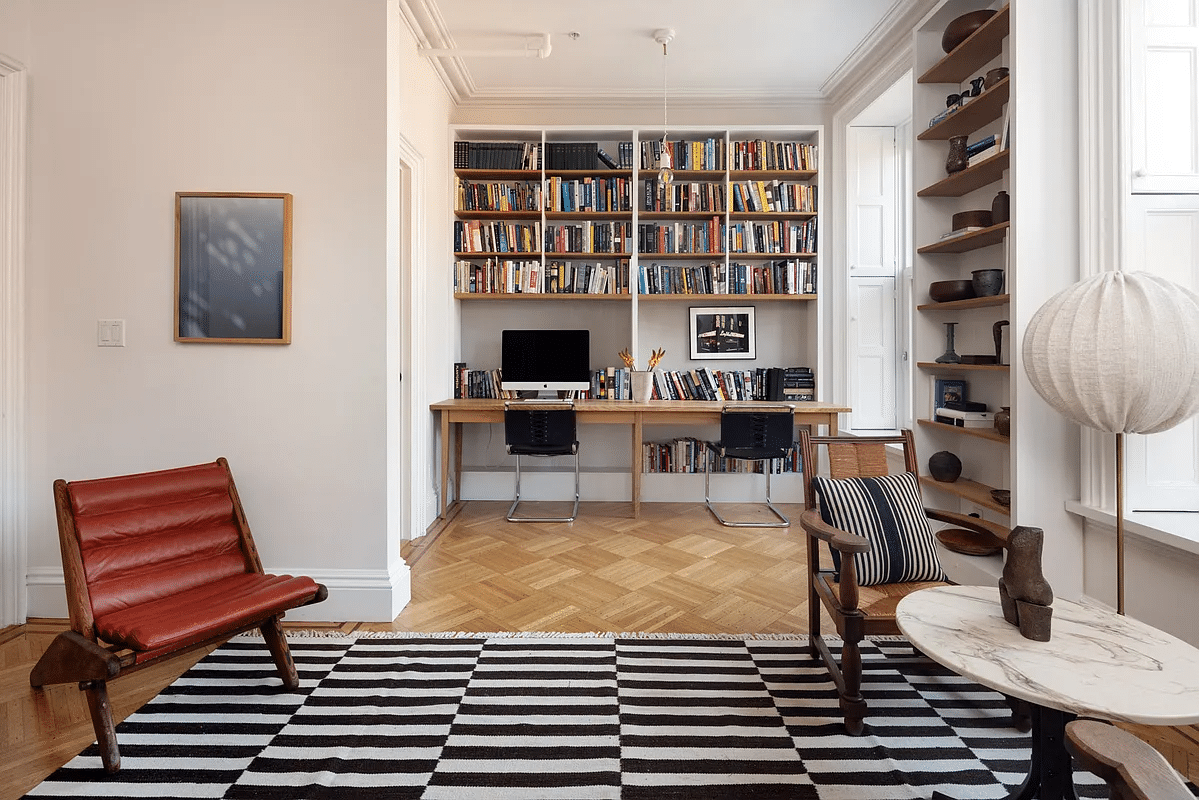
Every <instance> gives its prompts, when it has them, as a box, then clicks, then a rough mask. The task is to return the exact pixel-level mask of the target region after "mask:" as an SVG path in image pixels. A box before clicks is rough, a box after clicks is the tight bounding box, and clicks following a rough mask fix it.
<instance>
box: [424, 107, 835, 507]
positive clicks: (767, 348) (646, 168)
mask: <svg viewBox="0 0 1199 800" xmlns="http://www.w3.org/2000/svg"><path fill="white" fill-rule="evenodd" d="M451 136H452V141H451V146H452V148H453V152H454V174H453V191H454V198H453V199H454V201H453V203H452V206H451V207H452V208H453V226H454V244H453V252H452V262H451V263H452V269H451V270H449V272H450V273H451V277H449V278H448V280H452V281H453V283H454V286H453V296H454V298H455V300H456V301H459V302H458V303H457V304H456V309H457V314H458V317H459V320H458V329H459V332H460V349H459V358H458V361H459V362H462V363H466V364H468V365H469V367H470V368H471V369H479V370H490V369H494V368H495V367H497V366H498V364H499V348H498V332H499V331H500V330H502V329H503V328H505V327H509V328H511V327H520V326H528V327H564V328H565V327H570V328H574V327H586V328H589V329H590V330H591V331H592V345H591V351H592V357H591V358H592V369H593V370H599V369H602V368H606V367H608V366H617V367H619V366H621V363H620V360H619V358H618V356H617V353H618V352H619V351H620V350H622V349H624V348H626V347H627V348H629V350H630V351H631V352H633V353H634V354H635V355H636V357H637V358H638V361H639V362H640V364H641V365H644V363H645V361H646V359H647V358H648V357H649V354H650V351H651V350H653V349H655V348H659V347H664V348H665V349H666V351H667V355H666V357H665V359H664V360H663V362H662V363H661V364H660V366H659V369H661V370H680V371H691V370H696V369H698V368H700V367H708V368H712V369H714V370H717V371H721V370H724V371H732V370H737V371H741V370H744V369H746V368H747V367H749V368H753V367H794V366H806V367H811V368H812V369H813V370H814V371H815V373H816V376H817V380H818V381H819V379H820V378H821V377H822V373H823V370H822V366H823V365H822V364H821V361H820V360H821V346H820V342H821V326H820V316H821V308H822V304H823V295H822V293H821V290H820V275H819V268H818V263H819V253H820V252H821V244H820V242H821V235H822V231H821V229H820V226H819V221H818V220H819V200H820V197H819V190H818V185H819V175H820V157H821V152H820V143H821V137H822V127H821V126H819V125H813V126H760V127H753V128H749V127H746V128H738V127H726V128H709V127H704V128H697V127H690V128H688V127H680V128H677V129H676V128H673V127H672V129H671V130H670V132H669V136H668V146H669V147H670V148H671V150H672V164H673V166H674V173H673V180H672V181H670V183H669V185H664V184H663V183H662V182H660V181H659V180H658V160H657V159H658V153H659V151H660V149H661V146H662V138H663V132H662V131H661V130H660V129H653V128H637V127H628V128H601V127H558V126H529V127H525V126H481V125H464V126H461V127H457V128H453V129H452V130H451ZM555 150H556V151H557V153H558V156H557V160H551V158H550V154H551V152H552V151H555ZM468 151H471V152H468ZM601 152H602V153H603V154H604V155H606V156H607V157H608V158H609V159H610V162H611V163H609V162H605V161H604V160H603V159H602V158H601V157H600V153H601ZM580 153H582V155H579V154H580ZM571 159H582V160H581V161H580V160H571ZM480 198H483V199H482V200H480ZM488 225H490V226H493V228H495V229H497V230H501V229H502V232H503V234H504V236H505V241H511V239H512V237H513V236H516V237H518V238H520V240H521V241H522V243H524V242H527V241H528V240H529V239H530V238H535V239H536V241H537V247H536V248H535V249H529V250H528V251H527V252H526V251H521V252H509V251H506V250H505V249H504V248H503V247H501V248H499V249H488V248H487V247H483V246H482V245H483V244H484V242H490V241H495V240H498V237H497V235H495V232H494V231H493V232H492V235H489V236H487V237H486V238H484V236H483V234H484V233H486V232H487V227H486V226H488ZM511 226H526V227H519V228H515V229H514V228H512V227H511ZM476 231H478V233H476ZM530 232H532V233H533V234H535V237H533V236H530ZM468 240H469V242H470V244H469V246H467V245H464V244H463V243H464V242H466V241H468ZM476 243H477V244H479V245H480V246H479V247H476V246H475V245H476ZM522 246H523V244H522ZM505 262H509V263H507V265H506V264H505ZM511 262H519V263H511ZM554 265H557V266H558V268H559V270H560V271H561V270H566V269H569V270H573V271H574V272H572V274H575V273H577V271H578V270H579V269H580V267H582V268H584V269H586V270H588V274H589V275H594V274H595V273H596V272H598V271H604V272H607V273H615V276H616V277H614V278H612V277H610V278H609V279H608V280H607V281H606V282H602V283H601V284H600V285H602V286H604V287H606V288H605V289H604V290H603V291H602V292H596V291H594V289H593V287H594V285H595V284H594V283H593V282H592V279H590V278H584V279H583V281H582V283H575V284H572V285H571V288H570V290H569V291H567V290H565V286H564V285H563V283H562V280H561V278H560V279H559V282H558V284H557V285H553V284H551V283H550V273H551V270H552V268H553V267H554ZM505 270H508V271H518V272H519V277H517V276H513V277H508V276H507V275H505V274H503V273H505ZM497 272H499V273H501V276H500V277H496V276H495V273H497ZM708 306H715V307H732V308H736V307H744V306H749V307H752V308H753V309H754V310H755V321H756V334H757V358H756V359H755V360H753V361H744V360H736V359H727V360H725V359H719V358H718V359H715V360H707V359H704V360H692V359H691V358H690V342H689V336H690V333H689V313H690V309H691V308H692V307H708ZM819 396H820V394H819V390H818V391H817V397H819ZM664 433H665V434H667V435H668V439H667V440H673V439H675V438H678V437H679V436H680V435H682V434H680V433H676V432H674V431H669V430H667V431H664ZM715 433H716V431H714V430H713V431H711V432H703V431H701V432H699V433H696V432H688V433H687V434H686V435H706V436H708V438H714V436H715ZM500 438H501V439H502V437H500ZM608 439H609V440H608V441H605V442H603V443H601V444H600V445H599V447H600V448H601V450H602V451H604V455H603V456H602V457H601V463H600V464H599V465H598V466H597V467H595V470H596V471H598V472H601V473H606V472H613V473H615V472H618V471H627V466H626V464H625V460H624V459H623V458H610V457H609V456H608V451H611V452H616V451H619V450H620V449H621V448H622V447H627V443H625V442H617V441H612V440H611V439H610V437H608ZM464 444H465V447H466V448H467V450H466V453H465V455H464V458H465V460H466V463H468V464H470V463H471V462H474V463H475V464H476V466H477V467H478V469H479V471H480V472H482V471H487V470H503V469H504V468H505V466H506V459H504V458H502V457H496V455H495V447H494V442H481V441H480V442H474V443H472V442H471V441H469V440H468V441H466V442H465V443H464ZM603 459H606V460H607V463H604V462H603ZM586 482H587V480H586V477H585V482H584V483H585V485H586ZM798 485H799V482H798V481H797V486H798ZM466 488H468V491H469V487H466ZM509 489H510V486H507V485H506V488H504V490H503V492H502V493H497V499H498V498H502V497H506V496H507V494H506V492H507V491H509ZM615 494H617V495H619V494H620V493H619V492H616V493H615ZM668 494H669V493H668ZM482 495H483V496H486V495H487V491H486V490H483V491H482ZM698 497H699V498H700V499H702V495H699V496H698Z"/></svg>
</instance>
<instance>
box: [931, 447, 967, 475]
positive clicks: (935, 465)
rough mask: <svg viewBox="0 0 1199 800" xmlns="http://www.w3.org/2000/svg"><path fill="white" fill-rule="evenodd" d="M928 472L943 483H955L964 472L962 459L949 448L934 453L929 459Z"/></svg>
mask: <svg viewBox="0 0 1199 800" xmlns="http://www.w3.org/2000/svg"><path fill="white" fill-rule="evenodd" d="M928 474H929V475H931V476H933V480H935V481H940V482H941V483H953V482H954V481H956V480H957V479H958V478H959V477H961V474H962V460H961V459H960V458H958V457H957V456H955V455H954V454H953V453H951V452H949V451H948V450H942V451H941V452H939V453H933V454H932V456H931V457H930V458H929V459H928Z"/></svg>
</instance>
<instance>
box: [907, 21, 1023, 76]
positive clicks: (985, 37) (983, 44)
mask: <svg viewBox="0 0 1199 800" xmlns="http://www.w3.org/2000/svg"><path fill="white" fill-rule="evenodd" d="M1010 27H1011V4H1010V3H1009V4H1008V5H1005V6H1004V7H1003V8H1001V9H1000V10H999V12H998V13H997V14H996V15H995V16H993V17H991V18H990V19H989V20H987V21H986V22H984V23H983V24H982V25H981V26H979V29H978V30H976V31H975V32H974V33H972V34H970V37H969V38H968V39H966V41H964V42H962V43H961V44H959V45H958V46H957V47H955V48H953V51H952V52H950V53H948V54H946V56H945V57H944V58H942V59H941V60H940V61H938V62H937V63H936V64H933V65H932V66H931V67H929V68H928V69H927V70H925V72H924V74H923V75H921V76H920V77H919V78H917V79H916V82H917V83H961V82H962V81H964V80H965V79H966V78H968V77H969V76H970V74H971V73H972V72H974V70H975V69H977V67H978V64H980V63H986V62H987V61H990V60H991V59H993V58H995V56H997V55H999V54H1000V53H1002V52H1003V40H1004V39H1005V38H1007V35H1008V32H1009V28H1010Z"/></svg>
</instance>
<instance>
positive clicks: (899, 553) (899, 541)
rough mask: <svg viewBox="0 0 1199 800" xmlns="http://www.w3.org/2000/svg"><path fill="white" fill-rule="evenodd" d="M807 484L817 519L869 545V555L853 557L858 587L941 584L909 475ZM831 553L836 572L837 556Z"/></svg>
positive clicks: (928, 531) (938, 565)
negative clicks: (817, 506) (813, 493)
mask: <svg viewBox="0 0 1199 800" xmlns="http://www.w3.org/2000/svg"><path fill="white" fill-rule="evenodd" d="M812 486H813V488H814V489H815V491H816V498H817V500H818V501H819V504H820V517H821V519H823V520H824V521H825V522H826V523H828V524H829V525H832V526H833V527H834V528H838V529H840V530H843V531H846V532H847V533H856V534H858V535H859V536H864V537H866V538H867V539H869V540H870V543H871V544H872V545H873V547H872V548H871V550H870V552H868V553H858V554H857V556H855V559H856V564H857V572H858V585H859V586H875V585H877V584H880V583H906V582H908V581H943V580H945V573H944V571H943V570H942V569H941V562H940V561H939V560H938V559H937V549H936V547H935V546H934V544H933V531H932V528H931V527H930V526H929V524H928V518H927V517H925V516H924V509H923V507H922V506H921V503H920V490H919V484H918V483H917V478H916V476H915V475H914V474H913V473H911V472H905V473H903V474H901V475H885V476H882V477H879V478H844V479H838V480H834V479H831V478H819V477H815V478H813V479H812ZM832 553H833V563H834V565H835V566H836V568H837V570H838V571H840V569H841V560H840V558H839V555H840V554H839V553H838V552H837V551H836V550H833V551H832Z"/></svg>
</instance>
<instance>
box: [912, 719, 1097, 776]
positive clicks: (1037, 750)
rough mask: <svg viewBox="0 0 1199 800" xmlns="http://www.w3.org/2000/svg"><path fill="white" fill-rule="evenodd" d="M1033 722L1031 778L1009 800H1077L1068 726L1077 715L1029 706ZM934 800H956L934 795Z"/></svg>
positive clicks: (1029, 770) (1029, 773)
mask: <svg viewBox="0 0 1199 800" xmlns="http://www.w3.org/2000/svg"><path fill="white" fill-rule="evenodd" d="M1028 708H1029V716H1030V717H1031V718H1032V759H1031V763H1030V764H1029V769H1028V777H1027V778H1025V779H1024V783H1022V784H1020V786H1018V787H1017V788H1016V789H1015V790H1014V791H1013V792H1012V793H1011V794H1009V795H1008V796H1007V798H1006V800H1033V798H1037V800H1077V795H1075V794H1074V767H1073V764H1072V763H1071V761H1070V753H1069V752H1068V751H1067V750H1066V723H1067V722H1069V721H1070V720H1072V719H1074V715H1073V714H1070V713H1067V712H1065V711H1057V710H1055V709H1052V708H1045V707H1044V706H1038V705H1035V704H1033V703H1029V704H1028ZM933 800H953V798H951V797H949V795H945V794H941V793H940V792H933Z"/></svg>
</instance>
